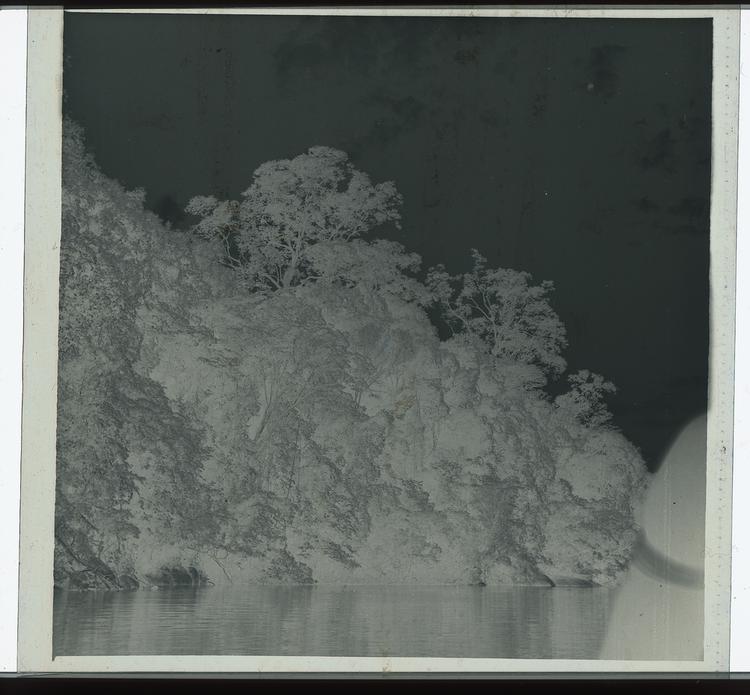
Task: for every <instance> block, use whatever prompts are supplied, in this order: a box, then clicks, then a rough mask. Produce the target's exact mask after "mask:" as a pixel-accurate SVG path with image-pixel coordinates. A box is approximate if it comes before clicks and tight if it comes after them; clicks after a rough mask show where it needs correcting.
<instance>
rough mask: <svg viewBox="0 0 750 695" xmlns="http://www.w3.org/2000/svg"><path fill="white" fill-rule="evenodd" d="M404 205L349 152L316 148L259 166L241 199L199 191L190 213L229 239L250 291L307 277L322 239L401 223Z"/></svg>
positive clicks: (229, 256) (198, 229)
mask: <svg viewBox="0 0 750 695" xmlns="http://www.w3.org/2000/svg"><path fill="white" fill-rule="evenodd" d="M400 204H401V196H400V194H399V193H398V192H397V191H396V187H395V185H394V184H393V183H392V182H386V183H380V184H373V183H372V182H371V181H370V178H369V177H368V176H367V174H364V173H363V172H361V171H359V170H357V169H355V168H354V166H353V165H352V164H351V162H349V159H348V156H347V155H346V153H344V152H341V151H340V150H335V149H332V148H330V147H312V148H310V149H309V150H308V151H307V153H305V154H301V155H299V156H298V157H295V158H294V159H291V160H290V159H282V160H276V161H271V162H266V163H265V164H263V165H261V166H260V167H258V169H256V171H255V173H254V179H253V182H252V184H251V185H250V187H249V188H248V189H247V190H245V191H244V192H243V194H242V200H241V201H222V202H220V201H218V200H217V199H216V198H215V197H213V196H208V197H206V196H200V197H196V198H193V199H192V200H191V201H190V202H189V203H188V206H187V208H186V211H187V212H188V213H190V214H191V215H195V216H197V217H199V218H200V220H199V221H198V222H197V223H196V224H195V225H194V227H193V230H194V232H195V233H197V234H199V235H201V236H203V237H204V238H212V239H218V240H219V241H220V242H221V243H222V245H223V255H224V261H225V263H227V264H229V265H231V266H232V267H234V268H236V269H237V270H238V271H239V272H240V275H241V277H242V278H243V280H244V282H245V283H246V284H247V286H248V287H249V288H250V289H251V290H253V291H268V290H278V289H283V288H288V287H292V286H294V285H298V284H300V283H301V282H302V281H304V280H305V278H307V277H308V275H309V274H310V270H311V267H310V265H311V264H310V256H309V252H310V249H311V247H312V246H314V245H315V244H317V243H319V242H324V241H326V242H331V241H351V240H352V239H355V238H358V237H361V236H363V235H365V234H366V233H368V232H369V231H371V230H372V229H373V228H374V227H376V226H379V225H382V224H386V223H389V222H393V223H395V224H396V225H397V226H398V222H399V219H400V216H399V212H398V208H399V205H400Z"/></svg>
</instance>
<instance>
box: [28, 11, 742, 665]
mask: <svg viewBox="0 0 750 695" xmlns="http://www.w3.org/2000/svg"><path fill="white" fill-rule="evenodd" d="M31 14H34V13H31ZM60 15H61V13H58V12H47V14H46V15H43V17H46V18H47V19H45V20H44V21H47V22H48V24H47V25H45V26H46V27H47V30H48V31H49V32H50V33H51V35H55V31H57V30H58V29H59V27H60V26H61V27H62V42H61V47H60V46H58V48H60V49H61V54H62V55H61V56H60V55H59V54H58V53H56V54H55V55H57V60H58V63H59V64H60V66H59V67H60V69H61V76H62V81H61V89H60V90H59V93H58V94H57V95H56V97H55V98H59V101H58V103H59V104H61V112H62V117H61V119H60V121H59V122H58V123H57V124H56V125H55V127H54V129H52V130H51V131H49V133H48V137H47V138H46V139H45V140H44V141H43V142H42V141H40V142H39V143H38V144H37V145H33V146H32V151H31V153H30V157H33V156H39V157H42V156H43V147H44V146H45V145H44V143H45V142H47V141H52V142H53V145H52V146H51V147H52V149H51V150H50V149H48V150H46V152H47V153H48V154H49V152H50V151H51V152H53V154H54V153H57V154H56V156H57V157H58V158H59V160H58V161H60V163H61V167H60V171H61V175H59V173H58V175H57V183H56V185H57V187H58V188H57V191H58V194H59V202H58V203H56V206H55V204H51V205H50V206H48V207H47V208H44V209H45V210H46V211H47V213H48V214H49V215H51V216H52V217H54V216H55V215H57V228H56V233H55V235H52V236H50V234H51V232H50V231H49V230H45V231H44V232H41V231H40V232H39V234H40V236H39V241H38V244H36V245H35V242H34V240H33V239H32V243H31V244H29V243H28V241H27V258H28V259H29V260H28V262H27V269H28V270H27V272H28V273H30V274H33V275H34V277H35V278H39V280H38V282H39V285H38V287H39V289H38V293H39V294H38V295H35V294H34V292H35V291H37V290H35V285H34V281H32V282H31V284H30V285H29V284H28V283H27V298H30V299H31V300H32V304H31V305H30V306H29V308H28V310H27V312H31V314H32V315H34V316H35V317H36V318H35V319H34V321H33V325H32V326H31V327H30V330H31V336H30V337H31V344H30V345H29V344H28V343H27V352H26V370H27V372H26V373H27V375H30V373H31V371H32V370H33V369H34V365H35V360H40V359H44V360H46V368H47V371H45V372H44V375H42V374H39V375H37V376H35V377H31V378H32V387H31V390H29V389H27V390H26V391H25V396H24V397H25V406H24V407H25V408H30V409H32V412H36V413H38V416H37V417H33V418H32V419H31V420H29V419H28V418H27V417H26V416H25V425H26V426H27V429H26V430H25V432H24V436H25V440H24V441H25V442H27V441H29V438H30V437H32V435H33V433H35V432H36V435H34V436H35V437H38V435H39V433H40V431H42V430H44V431H46V432H47V434H46V435H45V436H44V438H43V441H42V440H40V439H38V438H36V439H35V442H36V444H34V445H32V447H33V446H39V447H44V449H43V450H42V449H41V448H40V449H39V451H38V453H35V450H34V449H33V448H32V449H31V453H29V449H28V448H27V449H25V451H26V454H25V457H24V470H23V475H24V485H25V487H24V493H23V494H24V496H23V497H22V504H24V505H26V507H25V510H26V511H22V524H26V525H25V526H24V527H23V528H26V529H29V528H32V527H31V526H30V525H29V523H30V521H29V520H30V519H32V518H33V517H34V514H35V512H34V511H28V505H29V504H33V502H30V501H29V500H30V499H31V498H30V497H29V496H28V495H32V494H33V488H32V487H31V486H32V485H42V484H43V483H42V482H41V473H40V474H39V475H37V476H33V477H30V476H32V473H29V468H28V467H27V463H28V461H29V460H30V457H31V456H33V457H34V459H33V461H34V462H33V463H31V464H29V465H30V466H37V467H38V469H37V470H39V471H43V470H47V471H48V473H49V472H50V467H51V468H52V469H53V470H51V474H52V475H51V477H52V480H53V482H52V484H51V486H50V482H49V481H47V482H46V483H44V484H45V485H47V487H46V488H45V489H46V490H47V493H46V496H45V497H44V499H46V500H48V501H49V502H50V508H49V509H47V510H46V516H44V519H42V518H41V516H42V515H38V516H37V523H42V525H43V528H44V533H45V534H47V535H46V540H45V543H47V544H48V545H49V547H48V548H47V552H46V553H43V552H42V551H41V550H40V549H39V548H38V547H37V548H35V549H34V548H32V549H31V550H27V551H24V547H23V546H22V593H23V591H24V585H23V577H24V576H26V577H27V578H28V577H29V572H31V569H30V568H32V567H33V566H34V562H37V563H39V564H38V565H37V567H38V568H39V570H40V571H41V570H42V568H44V571H43V572H42V573H41V574H39V573H37V575H36V576H35V578H34V579H33V580H31V579H30V580H29V581H30V582H31V584H30V587H31V588H30V589H29V591H28V592H27V596H29V597H31V596H32V595H35V596H37V597H39V596H42V595H44V596H45V598H44V600H43V602H42V603H41V604H40V603H39V602H38V601H37V602H36V603H34V605H33V606H32V605H31V604H28V608H27V610H28V612H27V613H25V614H24V611H23V606H24V597H23V596H22V599H21V602H22V642H23V624H24V623H23V616H24V615H26V616H29V615H31V613H32V612H33V611H34V610H39V611H41V610H42V609H44V611H46V612H45V613H44V615H45V620H46V621H47V622H46V623H45V625H46V627H45V628H44V629H45V633H44V634H45V635H46V637H45V640H48V641H49V653H47V652H46V651H45V652H44V654H41V655H40V654H38V653H32V651H31V646H30V645H31V634H32V633H31V628H30V627H28V626H29V625H30V623H29V622H28V621H27V623H26V625H27V630H28V632H27V633H26V634H27V635H29V637H28V640H29V642H28V645H29V646H28V649H27V651H26V652H23V650H22V653H26V654H27V657H26V658H27V660H28V662H29V663H32V664H38V663H45V664H48V666H47V667H48V668H49V665H52V667H53V668H73V667H74V666H78V667H80V668H82V669H83V670H92V669H93V670H96V668H101V667H104V665H106V668H113V667H114V665H115V664H116V665H118V667H123V668H125V669H126V670H127V669H130V668H131V667H132V668H133V669H137V670H149V667H148V666H146V667H145V668H144V664H159V665H160V666H163V665H165V664H168V663H169V664H174V666H175V667H176V668H184V667H185V666H184V665H185V664H186V663H187V662H186V661H185V660H184V657H191V658H193V657H198V658H199V659H198V661H197V663H199V664H204V665H205V666H206V668H207V669H208V670H215V669H221V668H222V664H223V665H224V667H227V665H228V664H229V663H230V662H228V661H227V658H230V657H231V658H232V659H235V661H232V662H231V663H232V664H235V665H238V667H239V669H240V670H243V669H244V668H251V669H257V668H262V669H265V670H298V669H303V670H316V669H318V668H320V669H321V670H323V669H324V670H338V668H336V667H335V664H337V663H338V664H339V667H340V669H341V670H344V671H350V670H357V669H360V668H361V669H363V670H371V669H372V668H377V669H380V668H382V667H383V664H384V663H387V667H388V668H393V669H395V670H422V669H427V670H431V669H433V668H438V667H440V668H442V670H454V669H458V670H508V669H510V668H513V670H521V669H519V667H518V663H519V661H517V660H524V663H527V664H528V667H529V668H536V669H537V670H538V669H544V670H554V668H555V667H559V668H561V669H568V670H570V669H572V668H574V667H575V668H576V670H578V669H580V668H581V665H583V666H584V667H585V668H586V669H603V668H605V667H611V666H612V665H617V668H618V669H619V670H628V669H633V670H635V669H638V670H644V669H653V668H658V667H659V666H660V665H661V666H663V665H664V664H672V665H673V666H674V668H676V669H682V670H707V669H708V670H712V669H716V668H721V666H722V664H723V663H725V662H726V642H727V634H725V632H726V630H725V626H726V622H727V617H728V616H725V617H722V616H721V610H722V606H723V607H724V608H723V610H728V602H727V597H728V552H729V547H728V536H727V528H728V518H729V517H728V500H729V495H728V482H727V480H728V478H727V472H728V471H729V470H730V461H731V428H730V427H729V426H728V424H727V423H729V422H731V365H732V362H731V360H732V348H731V337H732V330H733V323H732V321H733V306H732V304H731V303H732V301H733V294H732V286H733V272H734V271H733V269H734V258H733V255H732V254H733V239H734V219H733V213H734V207H733V206H734V200H733V195H734V181H733V178H732V177H733V175H734V173H733V161H734V160H733V158H734V157H735V142H734V139H735V138H736V123H734V124H733V123H732V121H731V119H732V117H734V112H733V110H732V109H733V108H735V106H736V94H735V90H736V68H737V66H736V63H735V62H734V60H735V59H736V45H735V44H734V43H733V41H736V36H737V18H738V15H737V13H735V12H732V11H728V10H711V11H707V10H703V11H696V10H693V11H663V12H660V13H659V16H656V17H654V16H649V14H648V12H641V13H640V14H638V13H637V12H635V11H620V12H619V13H618V12H614V11H605V10H599V11H593V10H592V11H578V12H577V13H576V12H568V13H561V12H560V11H527V12H526V13H525V14H524V12H521V13H520V15H521V16H519V13H518V12H504V11H499V10H495V11H491V10H487V11H482V12H479V13H473V14H469V15H465V16H461V13H459V15H458V16H455V14H453V13H447V12H439V11H432V12H420V11H416V10H414V11H402V12H399V11H395V10H394V11H389V12H385V13H383V12H379V13H377V12H370V13H368V12H364V11H359V12H353V11H352V12H351V13H347V12H345V11H339V12H335V11H328V12H325V11H318V12H311V11H308V12H306V13H305V12H302V11H297V12H292V11H276V12H275V13H271V12H261V11H244V12H239V11H238V12H231V11H225V12H212V13H197V12H189V11H183V12H166V11H165V12H111V13H110V12H66V13H64V16H62V17H61V16H60ZM39 21H40V26H41V25H42V24H43V21H42V19H40V20H39ZM55 22H57V23H56V24H55ZM40 31H41V29H40ZM40 35H41V34H40ZM40 50H41V49H40ZM40 61H41V58H40ZM40 65H41V62H40ZM32 68H33V62H32ZM31 74H32V73H30V75H31ZM717 75H719V76H720V77H721V82H717ZM30 79H31V78H30ZM31 89H32V87H30V90H31ZM46 98H47V99H49V100H50V103H54V99H53V97H51V96H47V97H46ZM30 109H31V115H30V119H29V123H30V127H31V124H32V123H33V121H32V118H33V116H34V114H35V113H37V111H36V110H34V107H32V106H30ZM717 142H719V144H720V148H719V149H717ZM33 147H37V148H38V154H35V151H34V150H33ZM48 181H50V182H52V181H53V178H52V176H51V175H50V178H49V179H48ZM50 185H51V186H52V188H50V189H49V191H48V195H49V196H50V198H54V197H55V195H56V193H55V188H54V185H53V184H50ZM39 195H40V196H41V194H39ZM34 200H42V198H41V197H40V198H33V197H32V198H30V199H29V205H31V204H32V202H33V201H34ZM32 223H33V218H32ZM30 229H31V230H32V231H28V230H27V234H32V233H34V232H33V229H36V227H33V226H32V227H31V228H30ZM45 234H46V236H44V235H45ZM53 236H54V243H53V246H51V247H50V245H49V243H48V242H49V239H51V238H53ZM27 239H28V237H27ZM42 247H44V248H45V249H46V251H45V253H47V256H46V257H45V258H46V259H47V260H46V261H45V262H46V263H48V265H47V266H44V265H43V264H32V263H31V261H32V260H33V258H35V257H34V256H32V255H31V254H33V253H35V252H36V250H37V249H41V248H42ZM45 268H47V270H46V271H45V272H44V276H45V277H44V281H45V282H51V283H52V285H53V286H52V287H49V286H48V285H42V280H41V275H42V270H44V269H45ZM50 269H54V281H53V279H52V278H51V277H50V276H49V270H50ZM42 295H43V297H44V299H43V301H42V299H40V297H42ZM27 301H28V300H27ZM43 307H47V309H46V311H47V312H49V311H50V310H53V311H54V317H53V319H52V320H51V323H50V325H46V326H45V327H44V330H45V331H46V333H45V335H47V336H50V335H52V336H54V341H55V342H54V346H53V347H52V348H50V347H49V346H48V347H47V348H46V349H45V350H46V351H45V352H44V355H43V356H42V357H39V353H37V352H33V351H31V350H32V349H33V346H34V345H35V344H36V343H35V342H34V340H35V335H36V334H35V333H34V331H35V330H42V329H40V328H39V327H38V326H39V320H40V318H41V316H42V313H41V312H42V310H43ZM34 312H36V313H34ZM31 321H32V320H31V319H30V318H29V313H27V326H28V325H29V323H28V322H31ZM27 335H29V330H27ZM39 336H41V333H40V334H39ZM40 340H41V338H40ZM52 351H54V356H53V355H52V354H51V352H52ZM50 370H51V371H50ZM34 379H36V380H37V381H34ZM43 379H46V381H45V382H43ZM34 384H38V389H39V391H38V392H35V391H34V388H36V387H35V386H34ZM44 384H46V385H47V387H49V386H51V387H52V390H51V392H50V393H48V394H47V401H46V402H45V405H44V409H43V411H42V410H34V409H35V408H41V406H40V405H39V404H40V399H41V395H36V396H35V395H34V394H35V393H37V394H41V393H42V391H43V390H44V389H43V385H44ZM45 393H46V392H45ZM50 394H51V395H53V396H54V399H53V402H52V407H50ZM42 415H44V416H45V417H47V418H48V420H47V422H46V429H45V427H43V426H42V424H41V420H42V419H43V418H42ZM40 428H41V430H40ZM50 455H51V458H50ZM32 470H34V469H32ZM53 510H54V514H53ZM24 513H25V514H27V515H28V516H23V514H24ZM36 513H37V514H38V511H37V512H36ZM33 528H41V527H38V526H37V527H33ZM22 533H25V532H24V531H22ZM28 533H31V531H28ZM24 537H26V536H24ZM28 537H29V538H31V536H28ZM24 552H25V554H24ZM26 568H29V569H26ZM24 573H26V574H24ZM34 587H36V588H34ZM35 591H36V592H37V593H36V594H35V593H34V592H35ZM717 611H718V613H719V615H717ZM45 644H46V641H45ZM37 649H38V647H37ZM45 650H46V647H45ZM181 657H182V658H183V660H182V661H180V658H181ZM269 657H270V658H273V659H278V661H277V662H274V663H275V664H277V665H271V664H269V662H268V661H262V665H261V666H258V663H259V661H258V660H259V659H261V660H262V659H267V658H269ZM144 659H145V661H144ZM153 659H156V660H155V661H154V660H153ZM399 659H404V660H405V661H403V662H399ZM149 660H150V661H149ZM170 660H171V661H170ZM180 664H182V666H180ZM414 664H416V665H414ZM514 664H515V667H514ZM545 664H546V666H545ZM332 665H334V667H333V668H331V666H332ZM79 670H80V669H79Z"/></svg>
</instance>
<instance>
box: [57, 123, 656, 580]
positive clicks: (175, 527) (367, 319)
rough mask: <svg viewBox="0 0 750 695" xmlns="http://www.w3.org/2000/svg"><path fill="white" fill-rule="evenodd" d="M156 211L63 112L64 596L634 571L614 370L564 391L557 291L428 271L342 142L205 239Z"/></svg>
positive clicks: (284, 163) (272, 171) (640, 470)
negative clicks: (394, 232) (389, 232)
mask: <svg viewBox="0 0 750 695" xmlns="http://www.w3.org/2000/svg"><path fill="white" fill-rule="evenodd" d="M144 200H145V196H144V193H143V191H134V192H129V191H126V190H124V189H123V187H122V186H121V185H119V184H118V183H117V182H115V181H113V180H111V179H108V178H107V177H105V176H104V175H103V174H102V173H101V172H100V171H99V170H98V168H97V166H96V164H95V162H94V161H93V159H92V157H91V156H90V155H89V154H87V151H86V147H85V142H84V138H83V133H82V131H81V130H80V128H78V127H77V126H76V125H75V124H74V123H71V122H69V121H66V122H65V125H64V143H63V201H62V202H63V226H62V241H61V271H60V326H59V379H58V425H57V504H56V523H55V538H56V544H55V583H56V585H57V586H60V587H68V588H78V589H91V588H109V589H122V588H137V587H147V586H160V585H168V584H181V583H193V584H194V583H214V584H218V583H220V582H233V583H237V582H265V583H274V582H284V583H312V582H319V583H346V584H356V583H409V582H423V583H433V584H505V583H526V584H560V583H565V582H579V583H591V584H603V585H610V584H614V583H616V582H617V581H618V579H619V577H620V576H621V575H622V574H623V572H624V570H625V569H626V567H627V564H628V561H629V557H630V553H631V551H632V548H633V545H634V542H635V539H636V535H637V529H636V527H635V522H634V515H635V509H636V507H637V505H638V503H639V499H640V496H641V493H642V490H643V487H644V484H645V476H646V473H645V466H644V463H643V461H642V459H641V457H640V455H639V452H638V451H637V449H636V448H635V447H634V446H633V445H632V444H631V443H629V442H628V441H627V440H626V439H625V438H624V437H623V435H622V434H621V433H620V432H619V431H618V430H617V429H616V427H614V426H613V425H612V423H611V415H610V413H609V412H608V410H607V406H606V400H605V399H606V396H607V394H608V393H611V392H612V391H613V390H614V386H613V385H612V384H611V383H609V382H607V381H606V380H605V379H604V378H603V377H601V376H600V375H597V374H593V373H590V372H587V371H581V372H578V373H574V374H569V375H568V376H567V380H568V384H569V387H568V389H567V391H563V392H562V394H561V395H558V396H557V397H554V398H553V397H552V396H550V395H549V393H548V390H547V386H548V384H549V383H550V381H551V380H559V379H561V378H563V377H562V375H564V374H565V372H566V363H565V360H564V358H563V354H562V353H563V350H564V349H565V347H566V337H565V328H564V325H563V324H562V322H561V321H560V319H559V318H558V316H557V315H556V313H555V312H554V310H553V308H552V305H551V303H550V297H551V294H552V292H553V289H554V288H553V286H552V284H551V283H548V282H543V283H541V284H534V282H533V279H532V278H531V277H530V275H529V274H528V273H524V272H519V271H515V270H510V269H504V268H490V267H488V265H487V260H486V259H485V258H484V257H482V255H481V254H480V253H479V252H478V251H469V250H467V253H471V254H472V260H473V266H472V269H471V270H470V271H469V272H467V273H464V274H462V275H458V276H452V275H450V274H449V273H448V272H447V271H446V269H445V268H443V267H437V268H432V269H428V270H427V271H426V272H423V270H422V269H421V265H420V263H421V259H420V257H419V256H418V255H417V254H415V253H411V252H409V251H408V250H407V249H405V248H404V247H403V246H402V245H401V244H398V243H396V242H394V241H389V240H385V239H379V238H376V237H375V236H374V235H375V233H376V232H377V230H378V229H381V228H382V227H383V226H385V225H391V226H395V227H396V228H398V226H399V224H400V216H399V206H400V203H401V198H400V195H399V193H398V192H397V190H396V187H395V186H394V184H393V183H390V182H388V183H374V182H372V181H371V180H370V178H369V177H368V176H367V174H365V173H364V172H361V171H359V170H357V169H356V168H355V166H354V165H353V164H352V162H351V161H349V158H348V156H347V155H346V154H345V153H344V152H340V151H338V150H335V149H331V148H328V147H313V148H311V149H310V150H308V151H307V152H305V153H303V154H301V155H299V156H297V157H294V158H293V159H289V160H278V161H272V162H267V163H266V164H263V165H262V166H260V167H259V168H258V169H257V170H256V171H255V172H254V175H253V178H252V181H251V182H250V184H249V187H248V188H247V189H246V190H245V191H244V193H243V194H242V196H241V199H240V200H237V201H235V200H228V201H220V200H217V199H216V198H215V197H196V198H194V199H193V200H191V201H190V203H189V205H188V206H187V209H186V212H187V213H188V214H189V215H190V216H191V219H192V221H193V224H192V227H191V228H190V229H189V230H182V229H181V230H175V229H171V228H170V227H169V226H168V225H165V224H164V223H162V222H161V221H160V220H159V219H158V218H157V217H156V216H155V215H154V214H153V213H151V212H148V211H147V210H146V208H145V205H144ZM457 233H460V230H457ZM436 321H442V322H443V324H444V326H446V327H447V328H448V329H449V332H450V337H448V338H447V339H443V340H441V339H440V337H439V333H438V330H437V329H436V326H435V322H436ZM561 390H562V389H558V392H559V391H561Z"/></svg>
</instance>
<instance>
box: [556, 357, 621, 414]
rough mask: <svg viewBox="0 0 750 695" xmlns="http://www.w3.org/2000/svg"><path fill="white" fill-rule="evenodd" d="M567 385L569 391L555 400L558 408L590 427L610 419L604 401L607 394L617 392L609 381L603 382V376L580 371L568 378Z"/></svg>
mask: <svg viewBox="0 0 750 695" xmlns="http://www.w3.org/2000/svg"><path fill="white" fill-rule="evenodd" d="M568 383H569V384H570V390H569V391H568V392H567V393H563V394H561V395H560V396H558V397H557V398H556V399H555V404H556V405H557V407H558V408H560V409H561V410H564V411H567V412H568V413H569V414H570V415H572V416H573V417H574V418H576V419H577V420H578V421H579V422H581V423H583V424H585V425H589V426H591V427H598V426H600V425H604V424H605V423H607V422H609V421H610V420H611V419H612V414H611V413H610V412H609V410H608V409H607V404H606V403H605V401H604V398H605V397H606V396H607V394H613V393H616V392H617V388H616V387H615V385H614V384H613V383H612V382H611V381H605V380H604V377H603V376H601V375H599V374H594V373H593V372H590V371H589V370H588V369H581V370H580V371H578V372H576V373H575V374H571V375H570V376H568Z"/></svg>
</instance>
